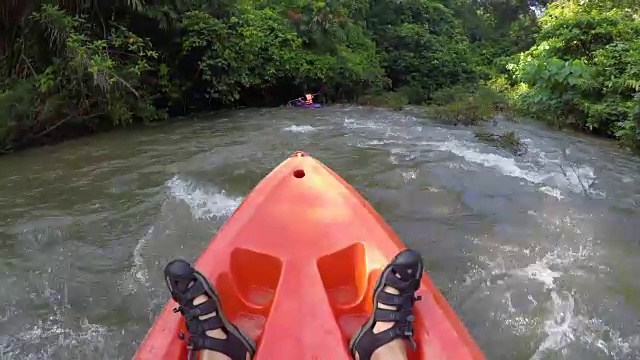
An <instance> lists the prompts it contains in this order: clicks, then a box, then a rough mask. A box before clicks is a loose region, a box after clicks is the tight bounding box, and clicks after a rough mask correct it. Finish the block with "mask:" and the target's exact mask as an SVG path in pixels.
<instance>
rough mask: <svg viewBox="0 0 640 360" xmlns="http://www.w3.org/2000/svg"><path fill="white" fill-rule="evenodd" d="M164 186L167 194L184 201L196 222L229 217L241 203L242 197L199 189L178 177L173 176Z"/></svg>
mask: <svg viewBox="0 0 640 360" xmlns="http://www.w3.org/2000/svg"><path fill="white" fill-rule="evenodd" d="M166 185H167V187H168V189H169V194H170V195H171V196H172V197H173V198H175V199H177V200H181V201H184V202H185V203H186V204H187V205H188V206H189V209H190V210H191V214H192V215H193V217H194V218H195V219H198V220H202V219H212V218H221V217H226V216H229V215H231V214H233V212H234V211H235V210H236V208H237V207H238V206H239V205H240V203H241V202H242V197H230V196H227V194H226V193H225V191H223V190H218V189H216V188H205V187H201V186H198V185H196V184H194V183H193V182H192V181H190V180H187V179H182V178H181V177H179V176H174V177H173V178H172V179H170V180H169V181H167V183H166Z"/></svg>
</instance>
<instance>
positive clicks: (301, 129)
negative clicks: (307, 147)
mask: <svg viewBox="0 0 640 360" xmlns="http://www.w3.org/2000/svg"><path fill="white" fill-rule="evenodd" d="M316 130H317V129H316V128H314V127H313V126H311V125H291V126H289V127H286V128H284V129H282V131H291V132H297V133H308V132H312V131H316Z"/></svg>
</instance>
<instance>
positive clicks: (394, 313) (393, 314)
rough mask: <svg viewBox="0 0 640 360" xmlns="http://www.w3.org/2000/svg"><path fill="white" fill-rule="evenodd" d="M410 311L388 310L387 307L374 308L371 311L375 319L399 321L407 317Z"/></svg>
mask: <svg viewBox="0 0 640 360" xmlns="http://www.w3.org/2000/svg"><path fill="white" fill-rule="evenodd" d="M410 311H411V310H409V311H407V312H403V311H399V310H388V309H380V308H378V309H375V310H374V312H373V318H374V319H375V320H376V321H386V322H400V321H403V320H405V319H406V318H407V315H409V314H410Z"/></svg>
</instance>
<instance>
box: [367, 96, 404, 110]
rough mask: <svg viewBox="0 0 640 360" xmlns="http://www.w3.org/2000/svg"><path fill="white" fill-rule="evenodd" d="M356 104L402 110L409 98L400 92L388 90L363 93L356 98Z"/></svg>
mask: <svg viewBox="0 0 640 360" xmlns="http://www.w3.org/2000/svg"><path fill="white" fill-rule="evenodd" d="M358 104H360V105H370V106H377V107H388V108H392V109H394V110H402V109H403V108H404V107H405V106H406V105H407V104H409V99H407V97H406V96H405V95H404V94H402V93H400V92H391V91H389V92H384V93H381V94H368V95H363V96H361V97H360V98H359V99H358Z"/></svg>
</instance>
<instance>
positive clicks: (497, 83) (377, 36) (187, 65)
mask: <svg viewBox="0 0 640 360" xmlns="http://www.w3.org/2000/svg"><path fill="white" fill-rule="evenodd" d="M638 5H639V4H638V1H637V0H634V1H612V0H581V1H580V0H559V1H556V2H553V3H550V4H549V3H547V2H546V1H534V0H513V1H502V0H482V1H481V0H403V1H397V0H341V1H330V0H278V1H275V0H258V1H248V0H234V1H230V0H93V1H82V0H30V1H23V0H7V1H3V2H2V3H0V152H8V151H13V150H17V149H22V148H25V147H29V146H35V145H40V144H46V143H51V142H56V141H59V140H61V139H66V138H70V137H74V136H79V135H83V134H87V133H91V132H95V131H99V130H103V129H109V128H113V127H118V126H128V125H130V124H134V123H147V122H152V121H159V120H165V119H168V118H170V117H172V116H175V115H181V114H186V113H190V112H194V111H202V110H210V109H217V108H222V107H233V106H274V105H281V104H284V103H286V102H287V101H288V100H290V99H292V98H295V97H298V96H300V95H301V94H302V93H304V92H313V93H316V92H317V93H320V94H321V97H322V99H323V101H325V102H359V103H364V104H372V105H380V104H381V103H389V104H391V106H393V107H395V108H401V107H402V106H403V105H405V104H408V103H411V104H425V103H431V104H434V105H436V106H437V107H438V108H439V109H441V110H442V112H441V113H442V114H443V115H442V116H444V117H446V116H449V117H451V118H452V119H454V121H455V122H458V121H461V122H463V123H474V122H476V121H484V120H487V119H489V118H490V117H491V111H493V110H495V109H504V108H505V107H506V106H509V107H510V108H511V109H512V110H513V111H514V112H516V113H517V114H518V115H519V116H527V117H532V118H536V119H540V120H543V121H546V122H549V123H551V124H553V125H555V126H558V127H562V126H572V127H575V128H576V129H581V130H585V131H589V132H593V133H595V134H599V135H603V136H608V137H613V138H617V139H620V140H621V141H623V142H624V143H625V144H627V145H629V146H631V147H638V144H640V125H639V123H640V95H639V94H640V51H639V50H640V40H639V39H640V36H639V35H640V19H639V17H638V15H637V11H636V10H635V9H637V8H638ZM452 114H453V115H452Z"/></svg>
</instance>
